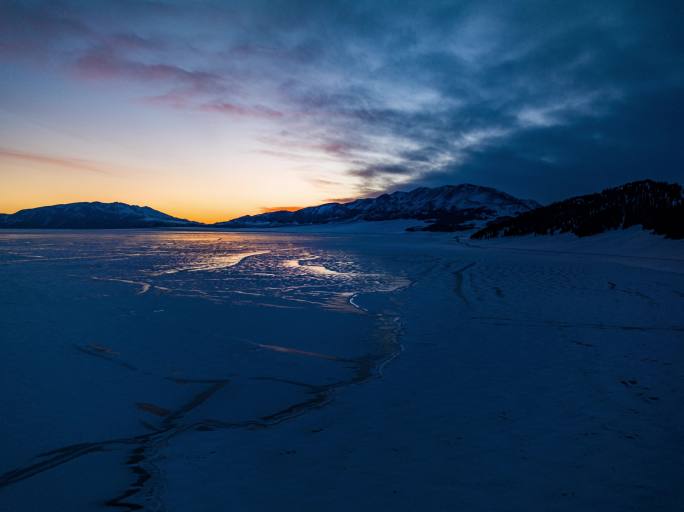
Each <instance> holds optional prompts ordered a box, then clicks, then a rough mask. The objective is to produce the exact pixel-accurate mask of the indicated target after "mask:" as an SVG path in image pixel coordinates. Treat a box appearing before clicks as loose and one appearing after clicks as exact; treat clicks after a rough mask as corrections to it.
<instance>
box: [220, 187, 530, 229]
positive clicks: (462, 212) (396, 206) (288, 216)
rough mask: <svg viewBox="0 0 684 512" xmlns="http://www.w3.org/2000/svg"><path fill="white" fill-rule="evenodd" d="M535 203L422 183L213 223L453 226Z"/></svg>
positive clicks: (494, 192) (519, 210)
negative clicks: (427, 222)
mask: <svg viewBox="0 0 684 512" xmlns="http://www.w3.org/2000/svg"><path fill="white" fill-rule="evenodd" d="M538 206H540V205H539V203H537V202H536V201H533V200H529V199H518V198H516V197H513V196H511V195H510V194H506V193H505V192H500V191H498V190H496V189H493V188H489V187H480V186H477V185H469V184H464V185H445V186H442V187H436V188H427V187H421V188H417V189H415V190H412V191H410V192H394V193H391V194H383V195H381V196H379V197H376V198H367V199H357V200H356V201H351V202H349V203H326V204H322V205H319V206H311V207H308V208H302V209H301V210H296V211H276V212H269V213H262V214H260V215H245V216H244V217H238V218H237V219H233V220H230V221H228V222H219V223H217V224H216V226H219V227H229V228H269V227H279V226H301V225H310V224H328V223H333V222H352V221H358V220H367V221H376V220H394V219H420V220H431V221H433V224H437V223H440V224H444V225H445V226H448V225H451V226H457V225H459V224H461V223H463V222H467V221H473V220H487V219H495V218H497V217H501V216H504V215H506V216H510V215H516V214H518V213H522V212H525V211H529V210H531V209H534V208H537V207H538Z"/></svg>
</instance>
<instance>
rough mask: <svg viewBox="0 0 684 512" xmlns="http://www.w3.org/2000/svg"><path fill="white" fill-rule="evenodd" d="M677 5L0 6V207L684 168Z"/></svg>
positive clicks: (269, 197)
mask: <svg viewBox="0 0 684 512" xmlns="http://www.w3.org/2000/svg"><path fill="white" fill-rule="evenodd" d="M682 11H683V9H682V3H681V2H667V1H662V2H643V1H634V2H632V1H628V0H619V1H618V0H615V1H613V0H608V1H603V2H597V1H592V2H588V1H587V2H582V1H580V2H577V1H572V2H565V1H559V2H549V1H541V0H539V1H536V0H525V1H520V2H502V1H479V0H478V1H470V0H467V1H459V2H446V1H415V2H414V1H403V2H399V1H384V0H378V1H373V2H367V1H356V2H352V1H346V2H343V1H334V0H331V1H325V2H314V1H311V2H307V1H293V0H291V1H277V0H271V1H260V0H250V1H210V0H206V1H200V2H178V1H171V0H168V1H162V0H158V1H152V0H149V1H133V0H120V1H116V2H114V1H97V0H92V1H82V2H79V1H68V0H52V1H38V0H36V1H12V0H9V1H8V0H2V1H0V66H1V69H2V73H0V212H4V213H12V212H14V211H16V210H18V209H21V208H28V207H34V206H39V205H46V204H55V203H63V202H73V201H92V200H99V201H123V202H127V203H134V204H141V205H142V204H145V205H149V206H152V207H154V208H157V209H160V210H163V211H165V212H167V213H170V214H173V215H177V216H181V217H186V218H192V219H194V220H201V221H218V220H227V219H229V218H232V217H235V216H238V215H242V214H247V213H258V212H260V211H264V210H266V209H273V208H278V207H290V208H291V207H296V206H305V205H310V204H316V203H321V202H325V201H330V200H338V199H344V198H352V197H357V196H364V195H373V194H377V193H380V192H384V191H391V190H395V189H409V188H411V187H414V186H417V185H440V184H446V183H462V182H471V183H477V184H482V185H489V186H494V187H497V188H500V189H502V190H505V191H507V192H509V193H512V194H514V195H518V196H521V197H530V198H534V199H537V200H539V201H542V202H545V201H550V200H554V199H558V198H561V197H566V196H568V195H573V194H579V193H585V192H591V191H594V190H597V189H599V188H601V187H606V186H611V185H616V184H619V183H622V182H625V181H628V180H632V179H641V178H646V177H648V178H655V179H664V180H669V181H680V182H681V181H682V176H683V174H684V167H683V166H682V162H683V161H684V160H683V158H682V157H683V156H684V149H683V147H684V144H682V143H681V139H682V128H681V123H682V119H684V94H683V90H684V89H683V87H684V31H682V30H681V27H680V24H681V20H682V19H684V12H682Z"/></svg>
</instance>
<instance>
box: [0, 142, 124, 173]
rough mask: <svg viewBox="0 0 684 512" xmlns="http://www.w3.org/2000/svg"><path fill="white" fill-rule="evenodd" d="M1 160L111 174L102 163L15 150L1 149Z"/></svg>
mask: <svg viewBox="0 0 684 512" xmlns="http://www.w3.org/2000/svg"><path fill="white" fill-rule="evenodd" d="M0 160H20V161H24V162H29V163H33V164H39V165H41V166H45V165H47V166H51V167H59V168H60V169H70V170H77V171H87V172H93V173H97V174H109V173H110V171H109V170H108V169H107V168H106V167H105V166H104V165H103V164H101V163H98V162H93V161H90V160H85V159H82V158H71V157H63V156H56V155H47V154H42V153H33V152H26V151H19V150H14V149H5V148H0Z"/></svg>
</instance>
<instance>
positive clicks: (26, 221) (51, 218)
mask: <svg viewBox="0 0 684 512" xmlns="http://www.w3.org/2000/svg"><path fill="white" fill-rule="evenodd" d="M201 225H202V224H201V223H198V222H193V221H190V220H187V219H180V218H178V217H173V216H171V215H168V214H166V213H163V212H160V211H159V210H155V209H154V208H150V207H149V206H138V205H130V204H126V203H121V202H113V203H103V202H100V201H92V202H77V203H64V204H56V205H50V206H39V207H37V208H26V209H23V210H19V211H18V212H16V213H13V214H0V228H6V229H7V228H30V229H41V228H42V229H126V228H147V227H191V226H201Z"/></svg>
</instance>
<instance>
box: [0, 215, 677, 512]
mask: <svg viewBox="0 0 684 512" xmlns="http://www.w3.org/2000/svg"><path fill="white" fill-rule="evenodd" d="M368 224H375V223H368ZM364 229H366V228H363V229H361V230H357V232H355V233H344V232H339V231H338V232H333V233H328V234H314V233H306V232H305V231H300V232H298V233H294V234H293V233H276V232H273V233H258V234H251V233H239V234H235V233H227V232H211V231H208V232H191V233H185V232H164V231H127V232H126V231H124V232H117V233H103V232H49V233H45V232H30V231H26V232H7V233H3V234H0V282H2V289H1V291H0V308H1V309H0V311H1V313H0V332H1V333H2V336H1V338H2V341H1V344H0V350H2V353H1V358H0V365H1V367H0V370H1V371H2V375H3V379H4V381H3V382H4V385H3V387H2V391H0V408H1V409H0V410H2V411H3V419H2V422H0V434H1V435H2V440H3V441H2V443H3V444H2V455H3V456H2V458H1V459H0V466H1V468H0V472H1V473H4V474H3V475H2V476H0V510H2V511H8V512H9V511H12V512H15V511H32V510H70V511H81V510H83V511H89V510H101V509H102V508H103V507H104V506H105V505H106V504H109V505H111V506H117V507H121V509H123V510H125V509H126V508H128V509H134V508H135V507H137V506H140V507H143V508H144V509H145V510H168V511H193V510H197V511H223V510H230V509H232V510H246V511H252V510H258V511H260V510H273V509H279V510H298V511H320V510H331V511H336V510H340V511H341V510H345V511H346V510H349V509H354V510H359V511H361V510H388V509H393V510H428V511H442V510H469V511H470V510H483V511H485V510H486V511H508V510H510V511H514V510H544V511H548V510H563V511H565V510H567V511H570V510H572V511H576V510H608V511H624V510H649V511H659V510H660V511H674V510H679V506H680V504H681V503H682V500H683V499H684V494H683V493H682V491H681V486H680V485H679V484H681V477H680V472H681V471H680V468H681V465H682V463H683V462H684V455H683V454H684V452H683V450H682V448H681V447H682V446H684V429H683V427H682V425H684V412H683V409H682V407H681V404H682V403H684V400H683V399H684V391H683V390H682V388H681V385H680V384H681V376H682V374H683V370H684V347H683V344H684V321H683V320H682V319H683V318H684V314H683V313H684V307H683V304H684V302H683V301H684V251H682V248H683V247H684V246H683V245H682V242H673V241H668V240H663V239H660V238H657V237H653V236H651V235H648V234H647V233H645V232H643V231H638V230H628V231H625V232H616V233H608V234H606V235H601V236H598V237H592V238H589V239H577V238H575V237H538V238H534V237H530V238H525V239H510V240H503V241H485V242H483V241H478V242H477V243H472V242H470V241H468V240H463V239H462V240H458V239H456V238H454V237H453V235H436V234H429V233H394V234H391V235H382V234H378V232H376V233H375V234H363V231H364ZM378 377H382V378H378Z"/></svg>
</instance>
